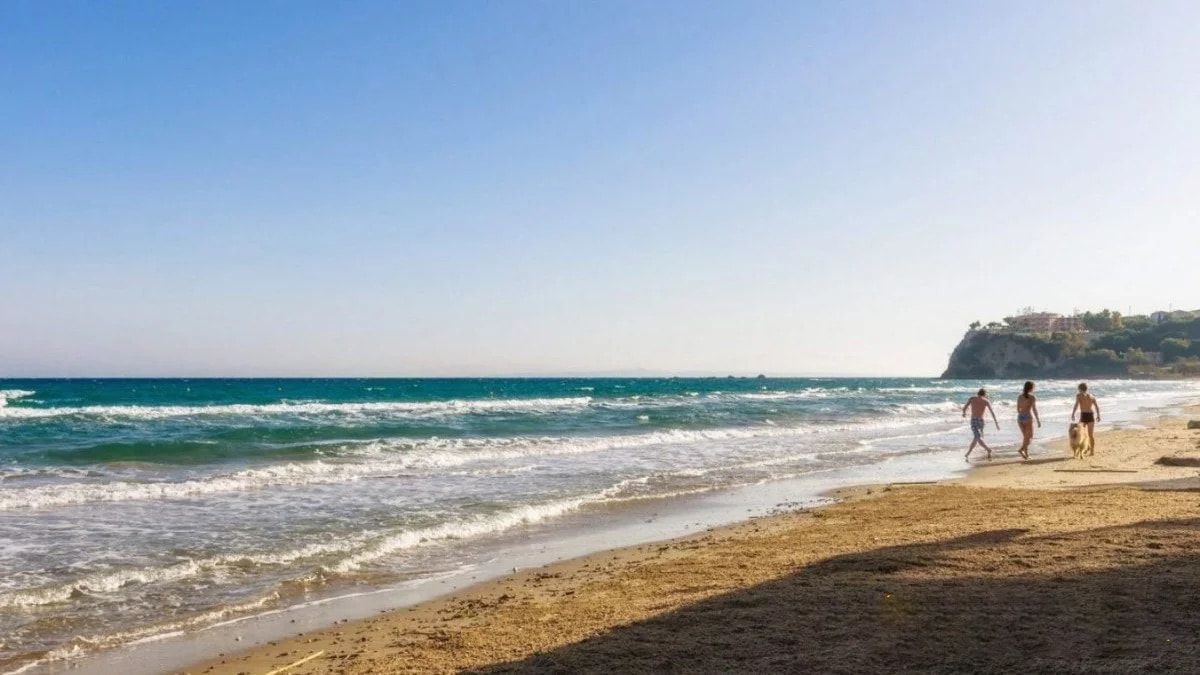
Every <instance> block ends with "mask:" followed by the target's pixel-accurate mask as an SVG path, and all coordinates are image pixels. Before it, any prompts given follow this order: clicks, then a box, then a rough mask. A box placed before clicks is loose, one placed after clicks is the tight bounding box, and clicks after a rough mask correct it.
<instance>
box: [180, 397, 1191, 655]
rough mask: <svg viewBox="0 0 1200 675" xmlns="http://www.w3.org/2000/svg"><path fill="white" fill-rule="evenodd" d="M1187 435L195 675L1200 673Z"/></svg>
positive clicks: (845, 511)
mask: <svg viewBox="0 0 1200 675" xmlns="http://www.w3.org/2000/svg"><path fill="white" fill-rule="evenodd" d="M1195 416H1197V417H1200V411H1198V412H1197V414H1196V415H1195ZM1185 427H1186V422H1185V421H1184V420H1182V419H1180V418H1164V419H1163V420H1159V422H1158V423H1157V424H1155V425H1154V427H1153V428H1151V429H1146V430H1130V431H1117V432H1111V433H1106V434H1102V435H1101V436H1099V437H1098V439H1097V441H1098V446H1099V447H1098V449H1097V454H1096V456H1095V457H1094V458H1091V459H1088V460H1082V461H1077V460H1071V459H1059V458H1052V459H1041V460H1034V461H1032V462H1027V463H1020V462H1010V461H1000V460H998V461H996V462H994V463H992V464H991V465H989V466H986V467H984V468H981V469H979V470H977V471H974V472H972V474H971V475H970V476H969V477H968V478H967V479H965V480H963V481H959V482H958V483H956V484H939V485H913V486H890V487H889V486H881V487H875V488H861V489H857V490H852V491H848V492H847V493H846V496H847V497H848V498H847V499H846V500H845V501H842V502H841V503H838V504H836V505H833V506H830V507H825V508H822V509H817V510H813V511H807V512H797V513H789V514H784V515H780V516H774V517H770V518H763V519H759V520H756V521H751V522H747V523H742V524H739V525H735V526H731V527H727V528H721V529H719V530H714V531H712V532H708V533H705V534H702V535H698V536H693V537H688V538H685V539H681V540H676V541H671V542H664V543H661V544H657V545H647V546H640V547H634V548H630V549H624V550H619V551H614V552H609V553H604V554H597V555H594V556H590V557H588V558H584V559H580V560H576V561H571V562H568V563H562V564H558V565H553V566H550V567H547V568H543V569H541V570H536V571H530V572H526V573H520V574H516V575H512V576H510V577H507V578H504V579H500V580H498V581H495V582H488V583H486V584H482V585H480V586H477V587H475V588H472V589H469V590H467V591H464V592H460V593H457V594H455V595H453V596H450V597H448V598H446V599H443V600H439V601H435V602H431V603H427V604H425V605H421V606H418V607H415V608H412V609H408V610H399V611H396V612H392V613H389V614H385V615H381V616H380V617H378V618H374V619H370V620H366V621H362V622H357V623H350V624H344V625H341V626H338V627H334V628H332V629H329V630H327V631H323V632H321V633H314V634H311V635H302V636H298V637H296V638H292V639H289V640H284V641H280V642H278V643H274V644H269V645H266V646H260V647H255V648H252V649H250V650H249V651H245V652H240V653H236V654H235V653H230V654H229V655H226V656H222V657H220V658H218V659H216V660H214V661H213V662H210V663H205V664H200V665H198V666H196V667H193V668H190V669H188V671H187V672H191V673H214V674H216V673H220V674H233V673H253V674H255V675H259V674H263V673H267V672H269V671H271V670H272V669H275V668H279V667H280V666H284V665H286V664H289V663H292V662H295V661H297V660H299V659H302V658H306V657H309V656H312V655H313V654H314V653H317V652H322V653H320V655H319V656H316V657H315V658H312V659H311V660H309V661H307V662H306V663H304V664H302V665H299V666H297V667H294V668H291V669H288V670H286V671H284V672H285V673H287V674H288V675H291V674H293V673H295V674H300V673H449V672H462V671H467V672H479V673H527V672H528V673H533V672H537V673H611V672H656V673H657V672H666V673H669V672H679V673H698V672H699V673H703V672H712V673H717V672H720V673H727V672H750V671H758V672H764V673H768V672H772V673H773V672H838V673H843V672H844V673H861V672H899V671H920V672H929V671H933V672H1011V671H1014V670H1022V671H1030V672H1047V673H1048V672H1055V673H1060V672H1068V673H1070V672H1113V673H1125V672H1165V671H1173V672H1200V556H1198V554H1197V551H1198V550H1200V492H1198V491H1197V489H1198V487H1200V468H1197V466H1188V464H1200V431H1188V430H1186V429H1185ZM1056 450H1057V451H1058V452H1061V453H1062V455H1063V457H1064V458H1066V457H1068V456H1069V452H1068V451H1067V450H1066V449H1065V447H1059V448H1057V449H1056ZM1163 456H1167V457H1173V458H1175V460H1176V461H1175V463H1176V464H1183V466H1179V465H1176V466H1163V465H1159V464H1156V462H1157V461H1158V460H1159V458H1160V457H1163ZM1013 486H1022V487H1021V488H1016V487H1013ZM1029 488H1036V489H1029ZM863 497H869V498H863ZM232 651H233V650H231V652H232Z"/></svg>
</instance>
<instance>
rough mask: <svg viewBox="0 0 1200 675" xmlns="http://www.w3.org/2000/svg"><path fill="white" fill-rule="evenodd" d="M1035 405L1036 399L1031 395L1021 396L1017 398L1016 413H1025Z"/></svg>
mask: <svg viewBox="0 0 1200 675" xmlns="http://www.w3.org/2000/svg"><path fill="white" fill-rule="evenodd" d="M1035 403H1037V397H1036V396H1034V395H1033V394H1021V395H1020V396H1018V397H1017V412H1019V413H1027V412H1029V411H1030V409H1032V408H1033V404H1035Z"/></svg>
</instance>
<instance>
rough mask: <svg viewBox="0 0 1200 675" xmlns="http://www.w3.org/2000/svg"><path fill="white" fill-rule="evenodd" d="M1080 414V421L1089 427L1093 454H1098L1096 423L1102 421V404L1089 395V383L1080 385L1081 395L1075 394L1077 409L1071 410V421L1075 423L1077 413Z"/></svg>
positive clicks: (1089, 438)
mask: <svg viewBox="0 0 1200 675" xmlns="http://www.w3.org/2000/svg"><path fill="white" fill-rule="evenodd" d="M1076 411H1078V412H1079V421H1080V422H1081V423H1083V426H1085V427H1087V430H1088V440H1089V441H1091V442H1092V450H1091V452H1092V453H1095V452H1096V422H1099V421H1100V402H1099V401H1097V400H1096V397H1095V396H1092V395H1091V394H1089V393H1088V387H1087V382H1080V383H1079V393H1078V394H1075V407H1074V408H1071V421H1072V422H1074V421H1075V412H1076Z"/></svg>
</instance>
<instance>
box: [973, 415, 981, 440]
mask: <svg viewBox="0 0 1200 675" xmlns="http://www.w3.org/2000/svg"><path fill="white" fill-rule="evenodd" d="M971 433H973V434H975V436H976V437H979V436H983V418H982V417H972V418H971Z"/></svg>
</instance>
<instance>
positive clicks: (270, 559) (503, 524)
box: [0, 477, 658, 609]
mask: <svg viewBox="0 0 1200 675" xmlns="http://www.w3.org/2000/svg"><path fill="white" fill-rule="evenodd" d="M647 478H648V477H641V478H635V479H627V480H623V481H620V482H618V483H617V484H616V485H614V486H612V487H610V488H608V489H605V490H602V491H600V492H596V493H593V494H590V495H585V496H581V497H577V498H571V499H563V500H557V501H551V502H546V503H542V504H527V505H521V506H516V507H513V508H511V509H508V510H505V511H500V512H498V513H494V514H490V515H486V516H479V517H475V518H467V519H459V520H454V521H450V522H447V523H442V524H440V525H435V526H431V527H426V528H419V529H413V530H403V531H399V532H375V533H371V532H364V533H360V534H357V535H352V536H343V537H339V538H337V539H335V540H332V541H328V542H317V543H312V544H306V545H304V546H300V547H297V548H293V549H287V550H280V551H266V552H254V553H229V554H225V555H220V556H213V557H209V558H202V559H198V560H192V559H189V560H184V561H182V562H177V563H172V564H170V565H166V566H149V567H139V568H127V569H118V570H111V571H106V572H97V573H93V574H89V575H86V576H84V577H81V578H78V579H75V580H72V581H68V582H65V583H61V584H54V585H49V586H41V587H36V588H25V589H18V590H15V591H12V592H8V593H4V594H0V609H10V608H20V607H36V606H42V605H49V604H54V603H60V602H67V601H69V600H71V599H72V598H74V597H77V596H81V595H91V594H98V593H104V594H108V593H115V592H119V591H121V590H122V589H125V588H128V587H133V586H140V585H146V584H164V583H171V582H175V581H179V580H182V579H186V578H189V577H194V576H197V575H200V574H202V573H205V572H214V571H217V570H220V569H228V568H236V569H238V570H243V571H244V570H246V569H247V568H251V567H254V566H261V565H290V564H293V563H296V562H298V561H301V560H305V559H312V558H317V557H322V556H323V557H330V556H333V557H336V558H337V560H336V561H334V562H331V563H329V564H328V565H327V566H326V567H325V569H327V570H329V571H330V572H333V573H337V574H346V573H349V572H352V571H354V570H356V569H358V568H359V567H361V566H362V565H364V564H367V563H369V562H371V561H374V560H378V559H379V558H382V557H385V556H387V555H388V554H391V553H394V552H397V551H400V550H403V549H408V548H413V547H416V546H422V545H426V544H432V543H436V542H442V541H447V540H454V539H469V538H473V537H478V536H482V535H486V534H492V533H497V532H502V531H504V530H509V529H512V528H514V527H517V526H519V525H527V524H533V523H539V522H542V521H545V520H548V519H551V518H555V517H557V516H561V515H564V514H566V513H569V512H572V511H575V510H577V509H579V508H581V507H583V506H584V505H587V504H593V503H599V502H605V501H621V500H624V499H631V498H639V497H636V496H625V497H622V495H621V493H622V491H623V490H625V489H626V488H627V487H628V486H629V485H632V484H635V483H638V482H644V481H645V480H647ZM655 496H658V495H655Z"/></svg>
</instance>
